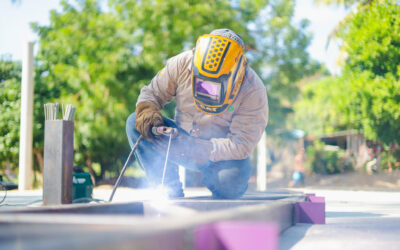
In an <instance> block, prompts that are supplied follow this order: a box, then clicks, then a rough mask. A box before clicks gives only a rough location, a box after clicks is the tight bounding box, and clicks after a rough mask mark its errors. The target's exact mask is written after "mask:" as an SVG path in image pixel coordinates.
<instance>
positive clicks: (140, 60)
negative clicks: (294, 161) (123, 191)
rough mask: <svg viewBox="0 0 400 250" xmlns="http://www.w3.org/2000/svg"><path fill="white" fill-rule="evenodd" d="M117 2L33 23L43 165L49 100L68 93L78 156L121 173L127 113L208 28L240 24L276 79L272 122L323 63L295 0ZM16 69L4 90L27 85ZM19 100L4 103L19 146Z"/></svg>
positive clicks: (65, 8) (263, 69)
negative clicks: (312, 54)
mask: <svg viewBox="0 0 400 250" xmlns="http://www.w3.org/2000/svg"><path fill="white" fill-rule="evenodd" d="M107 3H108V4H109V5H108V7H107V9H106V10H102V9H101V8H100V7H99V4H98V1H96V0H76V1H67V0H63V1H61V6H62V10H61V11H55V10H52V11H51V13H50V24H49V25H45V26H41V25H39V24H37V23H33V24H32V28H33V30H34V31H35V32H36V33H37V34H38V35H39V51H38V54H37V57H36V61H35V100H34V119H35V120H34V153H35V156H36V165H35V168H36V169H37V170H39V168H38V167H41V166H42V162H41V159H40V157H41V154H42V151H43V131H44V129H43V128H44V126H43V123H44V118H43V104H44V103H47V102H61V103H71V104H73V105H75V106H76V107H77V113H76V120H75V138H74V144H75V145H74V149H75V164H78V165H81V166H88V167H89V168H90V170H91V172H92V174H94V175H96V177H97V179H101V178H103V177H105V176H110V173H115V171H116V170H117V169H118V168H120V167H121V166H122V163H123V162H124V161H125V158H126V156H127V154H128V152H129V145H128V143H127V139H126V135H125V121H126V118H127V117H128V115H129V114H130V113H132V112H133V111H134V109H135V103H136V100H137V97H138V95H139V91H140V89H141V88H142V87H143V86H144V85H146V84H148V83H149V82H150V80H151V79H152V77H153V76H154V75H155V74H156V73H157V72H158V71H159V70H160V69H161V68H162V67H163V66H164V64H165V62H166V60H167V59H168V58H170V57H172V56H174V55H176V54H178V53H180V52H182V51H184V50H188V49H192V48H193V47H194V44H195V42H196V39H197V37H198V36H200V35H202V34H205V33H209V32H210V31H211V30H213V29H217V28H223V27H226V28H230V29H232V30H234V31H236V32H237V33H239V34H240V35H241V36H242V37H243V38H244V40H245V43H246V45H247V47H248V49H249V52H248V53H247V54H248V58H249V61H250V63H251V66H252V67H253V68H254V69H255V70H256V71H257V72H259V73H260V75H261V77H262V79H263V80H264V82H265V83H266V84H267V87H268V89H269V98H270V109H271V119H270V121H271V123H270V124H271V126H270V127H271V129H274V128H277V127H281V126H284V125H285V117H286V116H287V114H288V113H290V112H291V109H292V103H293V101H294V100H295V99H296V97H297V95H298V86H297V84H296V83H297V82H298V81H299V80H300V79H301V78H303V77H304V76H307V75H310V74H313V73H314V72H315V71H316V70H318V69H319V65H318V64H316V63H315V62H313V61H312V60H311V59H310V58H309V56H308V54H307V52H306V48H307V47H308V46H309V42H310V38H311V37H310V35H309V34H307V33H306V27H307V25H308V24H307V22H306V21H302V22H301V23H300V24H294V23H293V20H292V17H293V11H294V1H292V0H272V1H268V0H257V1H253V0H240V1H230V0H207V1H200V0H191V1H186V0H169V1H162V0H156V1H153V0H142V1H136V0H108V2H107ZM251 27H252V28H251ZM0 68H1V69H0V70H2V69H3V68H4V67H3V64H2V65H1V67H0ZM19 71H20V69H18V70H17V71H16V72H19ZM2 72H3V71H2ZM4 72H6V70H4ZM7 72H8V71H7ZM18 74H19V73H18ZM2 77H3V75H2ZM3 78H4V77H3ZM7 79H9V80H6V81H2V82H1V84H2V85H1V86H2V88H3V89H7V90H6V91H4V92H2V93H1V94H0V96H1V98H4V97H3V96H5V95H9V94H5V93H12V92H13V91H14V92H15V93H19V91H18V89H17V88H18V86H19V84H17V83H19V80H20V79H19V78H15V77H12V79H14V80H11V78H10V77H8V78H7ZM14 92H13V93H14ZM18 100H19V97H17V96H15V97H14V99H13V100H12V101H13V102H14V103H13V104H10V105H8V106H6V105H3V103H2V106H1V112H2V113H5V114H6V113H7V112H8V113H9V114H10V115H9V116H10V117H11V116H12V117H13V118H12V119H14V120H12V119H11V118H9V119H8V118H7V117H8V116H2V118H1V122H2V123H1V124H0V131H1V133H3V134H4V135H7V136H8V137H12V139H7V140H8V141H7V142H5V141H6V139H5V138H8V137H6V136H3V134H1V136H2V138H1V140H2V141H1V142H4V143H8V144H4V145H3V148H5V147H6V146H9V145H10V143H11V144H12V145H13V148H15V149H17V148H18V141H16V140H15V136H18V133H17V132H18V128H19V126H12V123H11V122H10V121H13V122H14V121H15V123H16V124H18V120H17V119H19V106H18V105H19V102H18ZM17 104H18V105H17ZM8 109H9V111H7V110H8ZM173 110H174V103H171V104H169V105H167V106H166V108H165V110H164V114H167V115H169V116H172V114H173ZM6 111H7V112H6ZM8 113H7V114H8ZM16 114H18V115H16ZM3 117H4V118H3ZM6 118H7V119H6ZM5 121H7V122H5ZM10 131H11V132H10ZM15 131H16V132H15ZM0 145H2V144H0ZM0 147H1V146H0ZM12 150H14V149H12V147H9V148H7V155H6V153H3V151H1V152H0V161H2V160H4V159H7V161H15V160H16V159H17V157H16V155H15V154H16V153H17V151H18V150H14V151H12ZM4 152H6V151H4ZM11 152H14V154H11ZM2 154H4V155H2ZM13 157H14V158H13ZM98 166H100V167H98Z"/></svg>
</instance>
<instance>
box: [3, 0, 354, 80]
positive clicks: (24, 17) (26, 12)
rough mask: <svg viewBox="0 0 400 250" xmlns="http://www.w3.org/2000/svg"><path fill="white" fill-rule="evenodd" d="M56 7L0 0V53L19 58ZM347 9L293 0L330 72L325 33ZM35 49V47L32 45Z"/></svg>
mask: <svg viewBox="0 0 400 250" xmlns="http://www.w3.org/2000/svg"><path fill="white" fill-rule="evenodd" d="M51 9H57V10H60V9H61V8H60V6H59V0H19V3H18V1H17V3H14V4H13V3H12V1H11V0H0V55H4V54H8V55H11V58H12V59H13V60H21V59H22V48H23V44H24V43H25V42H27V41H37V40H38V37H37V35H36V34H34V33H33V32H32V30H31V29H30V25H29V23H30V22H38V23H39V24H40V25H48V24H49V16H50V15H49V11H50V10H51ZM347 13H348V10H345V9H344V8H343V7H341V8H339V7H337V6H324V5H318V6H315V5H314V4H313V0H297V1H296V9H295V16H294V21H295V22H298V21H299V20H301V19H303V18H306V19H309V20H310V26H309V28H308V32H311V33H312V34H313V40H312V43H311V45H310V47H309V48H308V52H309V53H310V55H311V57H312V58H314V59H316V60H318V61H320V62H322V63H324V64H325V65H326V67H327V68H328V70H329V71H330V72H331V73H333V74H338V73H339V72H340V71H339V67H338V66H337V65H336V57H337V55H338V43H337V42H335V41H333V42H331V43H330V44H329V47H328V48H326V43H327V38H328V35H329V33H330V32H331V31H332V30H333V28H334V27H335V26H336V25H337V24H338V22H339V21H340V20H341V19H342V18H343V17H345V16H346V14H347ZM35 51H37V46H35Z"/></svg>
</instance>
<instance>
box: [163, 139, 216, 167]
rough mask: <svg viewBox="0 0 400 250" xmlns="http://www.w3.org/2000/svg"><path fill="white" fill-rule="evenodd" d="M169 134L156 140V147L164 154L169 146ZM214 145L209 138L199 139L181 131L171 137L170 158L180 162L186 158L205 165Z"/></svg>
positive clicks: (199, 164)
mask: <svg viewBox="0 0 400 250" xmlns="http://www.w3.org/2000/svg"><path fill="white" fill-rule="evenodd" d="M168 140H169V137H168V136H162V138H160V139H159V140H156V143H155V148H156V149H157V150H158V151H159V152H162V153H164V154H166V152H167V148H168ZM212 148H213V145H212V143H211V142H210V141H208V140H203V139H199V138H196V137H193V136H190V135H187V134H184V133H179V134H178V135H177V136H176V137H175V138H174V137H173V138H172V139H171V146H170V150H169V158H171V159H173V160H175V161H177V162H179V161H181V162H182V160H183V158H186V160H189V161H191V162H194V163H195V164H196V165H198V166H203V165H205V164H206V163H207V162H208V161H209V159H210V154H211V151H212Z"/></svg>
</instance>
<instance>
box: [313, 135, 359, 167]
mask: <svg viewBox="0 0 400 250" xmlns="http://www.w3.org/2000/svg"><path fill="white" fill-rule="evenodd" d="M306 152H307V161H306V167H307V168H308V169H309V171H311V172H313V173H317V174H338V173H343V172H346V171H351V170H353V165H352V163H351V161H350V160H349V159H348V158H347V157H346V156H345V151H344V150H337V151H336V150H326V149H325V144H324V143H323V142H321V141H318V140H316V141H314V145H312V146H309V147H307V149H306Z"/></svg>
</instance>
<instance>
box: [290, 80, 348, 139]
mask: <svg viewBox="0 0 400 250" xmlns="http://www.w3.org/2000/svg"><path fill="white" fill-rule="evenodd" d="M347 85H348V84H347V82H346V81H343V80H342V79H340V78H333V77H325V78H322V79H320V80H317V81H313V82H310V83H308V84H307V85H305V86H304V87H303V88H302V90H301V96H302V99H301V100H300V101H298V102H297V103H296V104H295V105H294V110H295V114H294V116H293V118H292V119H291V122H292V124H293V126H294V127H296V128H298V129H302V130H304V131H305V132H306V133H307V134H311V135H316V136H321V135H324V134H329V133H332V132H335V131H337V130H342V129H345V128H346V126H345V124H346V122H345V119H344V118H345V117H344V116H343V110H342V109H344V108H345V107H346V106H345V103H346V100H347V98H348V97H349V96H348V92H349V91H346V89H347Z"/></svg>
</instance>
